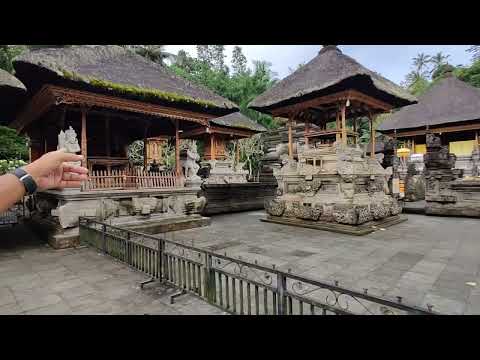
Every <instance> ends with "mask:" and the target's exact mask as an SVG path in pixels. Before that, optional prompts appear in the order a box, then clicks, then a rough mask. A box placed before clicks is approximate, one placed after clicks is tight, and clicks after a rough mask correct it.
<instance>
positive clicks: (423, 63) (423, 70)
mask: <svg viewBox="0 0 480 360" xmlns="http://www.w3.org/2000/svg"><path fill="white" fill-rule="evenodd" d="M430 61H431V56H430V55H426V54H424V53H419V54H418V55H417V56H416V57H414V58H413V66H414V67H415V70H414V71H415V72H416V73H417V74H418V75H419V76H421V77H424V78H426V77H427V76H428V69H427V66H428V64H429V63H430Z"/></svg>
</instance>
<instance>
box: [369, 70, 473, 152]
mask: <svg viewBox="0 0 480 360" xmlns="http://www.w3.org/2000/svg"><path fill="white" fill-rule="evenodd" d="M377 130H378V131H380V132H382V133H384V134H386V135H390V136H392V135H394V133H395V132H396V136H397V138H404V139H410V140H413V141H416V143H417V144H425V141H424V137H425V134H426V133H427V132H434V133H440V134H443V135H442V136H443V137H447V138H448V139H444V140H446V142H453V141H455V140H463V141H471V140H472V139H474V138H475V136H476V137H477V143H478V130H480V89H478V88H476V87H473V86H471V85H469V84H467V83H465V82H463V81H461V80H459V79H458V78H456V77H455V76H454V75H453V74H452V73H449V74H447V76H446V77H445V78H444V79H441V80H439V81H438V83H436V84H434V85H433V86H432V87H431V88H430V89H429V90H428V91H427V92H426V93H425V94H424V95H423V96H421V97H420V98H419V101H418V104H414V105H410V106H406V107H404V108H403V109H401V110H399V111H397V112H395V113H393V114H392V115H391V116H389V117H388V118H387V119H386V120H385V121H384V122H383V123H382V124H380V126H379V127H378V129H377ZM476 133H477V135H475V134H476ZM447 134H448V136H447ZM467 138H468V139H467ZM467 152H468V151H467Z"/></svg>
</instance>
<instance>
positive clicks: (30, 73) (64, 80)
mask: <svg viewBox="0 0 480 360" xmlns="http://www.w3.org/2000/svg"><path fill="white" fill-rule="evenodd" d="M13 65H14V68H15V71H16V74H17V76H18V78H19V79H20V80H22V81H23V82H24V83H25V84H26V85H27V88H28V90H29V92H31V93H34V92H36V91H38V90H39V89H40V88H41V86H42V85H44V84H46V83H49V84H53V85H63V86H70V87H75V88H83V89H87V90H89V91H93V92H101V93H107V94H112V95H116V96H121V97H127V98H134V99H135V98H136V99H138V98H140V99H141V100H144V101H148V102H154V103H160V104H163V105H170V106H173V105H175V106H180V107H193V108H195V109H196V110H203V111H205V112H212V110H213V112H212V113H216V114H218V115H224V114H227V113H230V112H233V111H237V110H238V107H237V105H236V104H234V103H232V102H231V101H229V100H227V99H225V98H223V97H221V96H219V95H217V94H215V93H214V92H212V91H210V90H209V89H206V88H204V87H202V86H200V85H196V84H193V83H191V82H189V81H187V80H185V79H183V78H181V77H179V76H176V75H174V74H173V73H172V72H170V71H169V70H168V69H166V68H165V67H163V66H161V65H159V64H156V63H154V62H152V61H150V60H148V59H145V58H144V57H142V56H140V55H137V54H135V53H133V52H131V51H129V50H127V49H125V48H122V47H120V46H114V45H108V46H101V45H88V46H86V45H85V46H72V47H68V48H45V49H40V50H34V51H29V52H26V53H24V54H22V55H20V56H18V57H17V58H15V59H14V62H13Z"/></svg>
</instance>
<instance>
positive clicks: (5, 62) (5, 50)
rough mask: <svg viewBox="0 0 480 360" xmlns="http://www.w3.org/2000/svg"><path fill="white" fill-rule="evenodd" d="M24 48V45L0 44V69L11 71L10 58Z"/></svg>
mask: <svg viewBox="0 0 480 360" xmlns="http://www.w3.org/2000/svg"><path fill="white" fill-rule="evenodd" d="M25 49H26V47H25V46H24V45H0V69H3V70H5V71H8V72H9V73H13V65H12V60H13V58H14V57H15V56H18V55H20V54H21V53H22V52H23V51H25Z"/></svg>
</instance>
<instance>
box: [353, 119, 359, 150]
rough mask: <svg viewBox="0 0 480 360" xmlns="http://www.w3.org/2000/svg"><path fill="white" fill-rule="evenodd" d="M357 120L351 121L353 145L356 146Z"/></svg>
mask: <svg viewBox="0 0 480 360" xmlns="http://www.w3.org/2000/svg"><path fill="white" fill-rule="evenodd" d="M357 120H358V119H357V118H355V119H353V132H354V133H355V136H354V137H353V143H354V144H355V145H357V144H358V134H357Z"/></svg>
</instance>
